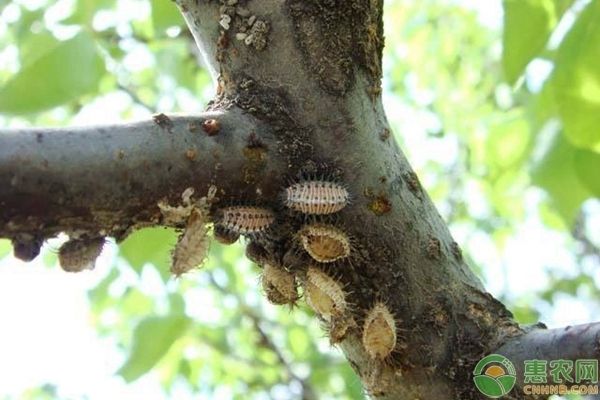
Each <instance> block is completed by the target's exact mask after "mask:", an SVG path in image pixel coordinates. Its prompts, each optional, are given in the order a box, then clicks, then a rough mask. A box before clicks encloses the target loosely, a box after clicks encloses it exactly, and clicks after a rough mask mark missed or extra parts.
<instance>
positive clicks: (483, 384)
mask: <svg viewBox="0 0 600 400" xmlns="http://www.w3.org/2000/svg"><path fill="white" fill-rule="evenodd" d="M516 375H517V373H516V372H515V367H514V365H513V364H512V363H511V362H510V360H509V359H508V358H506V357H504V356H501V355H500V354H490V355H489V356H486V357H483V358H482V359H481V360H480V361H479V362H478V363H477V365H476V366H475V369H474V370H473V382H475V386H477V389H479V391H480V392H481V393H483V394H484V395H486V396H487V397H490V398H492V399H497V398H498V397H502V396H504V395H505V394H507V393H508V392H510V390H511V389H512V388H513V387H514V386H515V382H516V381H517V377H516Z"/></svg>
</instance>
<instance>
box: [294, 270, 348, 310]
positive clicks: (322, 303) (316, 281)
mask: <svg viewBox="0 0 600 400" xmlns="http://www.w3.org/2000/svg"><path fill="white" fill-rule="evenodd" d="M304 289H305V295H306V302H307V303H308V305H310V306H311V307H312V309H313V310H315V311H316V312H317V313H318V314H319V315H321V317H323V319H325V320H326V321H330V320H331V318H332V316H335V315H339V314H343V313H345V312H346V309H347V304H346V295H345V293H344V290H343V289H342V286H341V285H340V284H339V283H338V282H336V280H335V279H333V278H332V277H330V276H329V275H327V274H326V273H325V272H323V271H321V270H320V269H318V268H316V267H313V266H310V267H308V271H307V272H306V283H305V285H304Z"/></svg>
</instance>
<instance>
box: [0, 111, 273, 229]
mask: <svg viewBox="0 0 600 400" xmlns="http://www.w3.org/2000/svg"><path fill="white" fill-rule="evenodd" d="M211 119H214V120H215V121H218V122H216V123H217V124H218V125H219V126H220V128H219V129H218V132H214V135H213V136H211V135H209V134H208V133H207V132H206V131H205V129H204V127H203V124H204V123H205V121H207V120H211ZM211 129H214V127H213V128H211ZM259 134H260V135H262V136H267V137H268V136H269V129H268V128H266V127H265V125H264V124H261V123H259V122H257V121H256V120H255V119H254V118H252V117H250V116H248V115H245V114H244V113H242V112H241V111H240V110H238V109H236V108H231V109H229V110H228V111H226V112H208V113H203V114H199V115H195V116H170V117H167V116H165V115H162V114H161V115H157V116H154V118H153V119H152V120H149V121H141V122H135V123H127V124H118V125H106V126H93V127H81V128H60V129H45V128H31V129H17V130H10V129H8V130H7V129H3V130H0V207H1V209H2V213H1V214H0V237H10V238H15V237H28V236H29V237H35V238H41V239H45V238H49V237H52V236H54V235H56V234H57V233H59V232H62V231H65V232H90V233H92V232H93V233H95V234H100V235H102V236H105V235H110V236H115V237H117V239H119V238H122V237H123V236H124V235H125V233H126V232H128V231H129V230H131V229H132V228H135V227H138V226H144V225H156V224H160V223H161V218H160V211H159V209H158V207H157V203H158V202H159V201H160V200H161V199H166V200H167V201H171V202H180V201H181V194H182V192H183V191H184V190H185V189H186V188H187V187H193V188H195V189H196V193H199V194H201V195H204V193H206V191H207V189H208V187H209V186H210V185H211V184H215V183H218V184H219V189H220V191H219V193H218V196H219V197H220V198H221V199H223V200H225V201H227V199H231V198H232V197H235V198H237V197H239V196H245V197H247V198H249V199H255V200H256V199H257V198H258V197H261V196H262V195H264V196H274V195H275V192H276V190H277V189H276V188H277V181H278V180H277V178H276V177H275V178H274V177H273V176H270V177H269V180H268V181H265V180H263V178H262V177H263V174H266V173H269V171H270V169H271V168H279V167H280V166H279V165H278V163H277V161H276V160H270V162H269V165H268V166H267V164H266V163H265V162H264V160H260V159H258V160H257V159H256V157H254V158H253V157H252V154H251V153H252V152H249V151H248V150H247V149H248V147H249V146H256V143H255V141H256V139H255V138H256V136H257V135H259ZM251 148H252V149H254V147H251ZM249 155H250V156H249ZM257 163H258V164H260V165H257ZM249 184H252V188H251V190H248V189H247V188H248V186H249ZM257 188H258V189H260V191H258V190H257ZM257 193H261V195H257Z"/></svg>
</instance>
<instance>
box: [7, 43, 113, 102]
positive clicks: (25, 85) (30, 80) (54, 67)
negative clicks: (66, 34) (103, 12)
mask: <svg viewBox="0 0 600 400" xmlns="http://www.w3.org/2000/svg"><path fill="white" fill-rule="evenodd" d="M104 72H105V68H104V60H103V59H102V57H100V55H99V54H98V51H97V49H96V46H95V43H94V40H93V39H92V37H91V36H90V35H89V34H88V33H86V32H81V33H79V34H78V35H77V36H75V37H73V38H72V39H69V40H67V41H65V42H62V43H60V44H59V45H57V46H55V47H54V48H53V49H52V50H50V51H48V52H47V53H46V54H44V55H42V56H40V57H38V58H37V59H35V61H33V62H31V63H30V64H29V65H27V66H25V67H23V68H22V69H21V70H20V71H19V72H18V73H16V74H15V75H13V76H12V77H11V79H9V80H8V82H6V84H5V85H4V87H2V88H1V89H0V112H6V113H10V114H27V113H33V112H38V111H42V110H46V109H48V108H52V107H56V106H59V105H61V104H64V103H67V102H69V101H72V100H76V99H77V98H79V97H80V96H82V95H84V94H87V93H90V92H92V91H94V90H95V89H96V88H97V86H98V83H99V81H100V78H101V77H102V75H103V74H104Z"/></svg>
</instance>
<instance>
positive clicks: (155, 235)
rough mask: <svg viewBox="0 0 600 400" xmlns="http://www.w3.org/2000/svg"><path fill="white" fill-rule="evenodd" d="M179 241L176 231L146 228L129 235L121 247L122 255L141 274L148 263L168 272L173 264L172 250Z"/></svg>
mask: <svg viewBox="0 0 600 400" xmlns="http://www.w3.org/2000/svg"><path fill="white" fill-rule="evenodd" d="M176 241H177V235H176V233H175V231H174V230H172V229H166V228H146V229H141V230H139V231H137V232H134V233H133V234H131V235H129V236H128V237H127V239H125V241H124V242H123V243H121V244H120V245H119V249H120V254H121V256H122V257H123V258H125V259H126V260H127V262H129V265H131V267H132V268H133V269H134V270H135V271H136V272H137V273H138V274H139V273H141V272H142V267H143V266H144V264H146V263H152V264H154V265H155V266H156V268H158V269H159V271H167V270H168V268H169V265H170V262H171V256H170V250H171V248H173V246H174V245H175V242H176Z"/></svg>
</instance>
